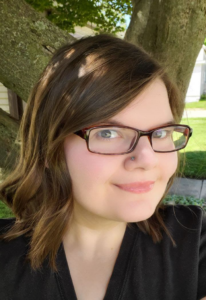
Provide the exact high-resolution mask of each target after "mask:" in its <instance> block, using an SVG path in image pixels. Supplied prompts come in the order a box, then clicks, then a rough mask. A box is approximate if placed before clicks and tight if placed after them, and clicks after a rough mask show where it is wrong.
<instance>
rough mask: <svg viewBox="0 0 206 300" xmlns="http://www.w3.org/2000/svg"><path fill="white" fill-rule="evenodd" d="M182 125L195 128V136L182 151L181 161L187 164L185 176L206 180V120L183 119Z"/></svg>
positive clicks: (193, 135)
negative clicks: (184, 160) (183, 160)
mask: <svg viewBox="0 0 206 300" xmlns="http://www.w3.org/2000/svg"><path fill="white" fill-rule="evenodd" d="M181 124H186V125H189V126H190V127H192V128H193V134H192V137H191V139H190V141H189V142H188V145H187V147H186V148H185V149H183V150H181V151H180V155H181V160H182V159H183V156H184V155H185V159H186V163H185V168H184V171H183V176H184V177H187V178H196V179H206V118H190V119H182V121H181Z"/></svg>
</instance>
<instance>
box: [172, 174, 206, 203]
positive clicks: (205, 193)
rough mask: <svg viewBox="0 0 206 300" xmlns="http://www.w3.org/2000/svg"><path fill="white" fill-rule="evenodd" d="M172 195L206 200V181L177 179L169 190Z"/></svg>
mask: <svg viewBox="0 0 206 300" xmlns="http://www.w3.org/2000/svg"><path fill="white" fill-rule="evenodd" d="M169 194H170V195H173V194H175V195H181V196H193V197H195V198H198V199H204V200H206V180H201V179H189V178H175V180H174V183H173V185H172V186H171V188H170V190H169Z"/></svg>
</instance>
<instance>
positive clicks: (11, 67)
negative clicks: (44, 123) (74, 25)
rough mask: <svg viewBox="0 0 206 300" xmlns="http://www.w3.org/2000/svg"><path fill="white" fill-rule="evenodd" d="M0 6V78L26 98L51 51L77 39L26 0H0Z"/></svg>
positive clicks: (25, 99)
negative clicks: (25, 0)
mask: <svg viewBox="0 0 206 300" xmlns="http://www.w3.org/2000/svg"><path fill="white" fill-rule="evenodd" d="M0 7H1V9H0V28H1V31H0V52H1V56H0V81H1V82H2V83H3V84H4V85H5V86H6V87H8V88H9V89H11V90H12V91H14V92H16V93H17V94H18V95H19V96H20V97H21V98H22V99H23V100H24V101H27V97H28V94H29V92H30V90H31V88H32V86H33V85H34V83H35V82H36V81H37V79H38V77H39V74H40V73H41V72H42V70H43V68H44V67H45V65H46V64H47V62H48V60H49V59H50V57H51V55H52V53H53V52H54V51H55V50H56V49H58V48H59V47H60V46H61V45H63V44H65V43H71V42H73V41H75V40H76V39H75V38H74V37H73V36H71V35H69V34H68V33H67V32H65V31H63V30H61V29H59V28H58V27H57V26H55V25H53V24H52V23H51V22H50V21H48V20H47V19H46V18H45V17H44V16H43V14H41V13H38V12H37V11H35V10H34V9H33V8H32V7H31V6H30V5H28V4H27V3H25V2H24V1H23V0H18V1H14V0H0ZM14 49H15V51H14Z"/></svg>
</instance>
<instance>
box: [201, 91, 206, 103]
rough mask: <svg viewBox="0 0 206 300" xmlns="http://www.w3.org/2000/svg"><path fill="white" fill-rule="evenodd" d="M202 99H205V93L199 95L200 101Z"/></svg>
mask: <svg viewBox="0 0 206 300" xmlns="http://www.w3.org/2000/svg"><path fill="white" fill-rule="evenodd" d="M204 100H206V94H205V93H204V94H202V95H201V97H200V101H204Z"/></svg>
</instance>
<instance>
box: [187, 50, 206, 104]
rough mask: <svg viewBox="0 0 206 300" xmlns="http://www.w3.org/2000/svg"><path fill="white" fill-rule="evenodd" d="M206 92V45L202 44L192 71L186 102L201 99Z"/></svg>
mask: <svg viewBox="0 0 206 300" xmlns="http://www.w3.org/2000/svg"><path fill="white" fill-rule="evenodd" d="M204 94H206V46H204V45H203V46H202V48H201V50H200V53H199V55H198V57H197V60H196V63H195V67H194V69H193V72H192V76H191V79H190V84H189V87H188V90H187V95H186V99H185V101H186V102H195V101H199V99H200V97H201V96H202V95H204Z"/></svg>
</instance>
